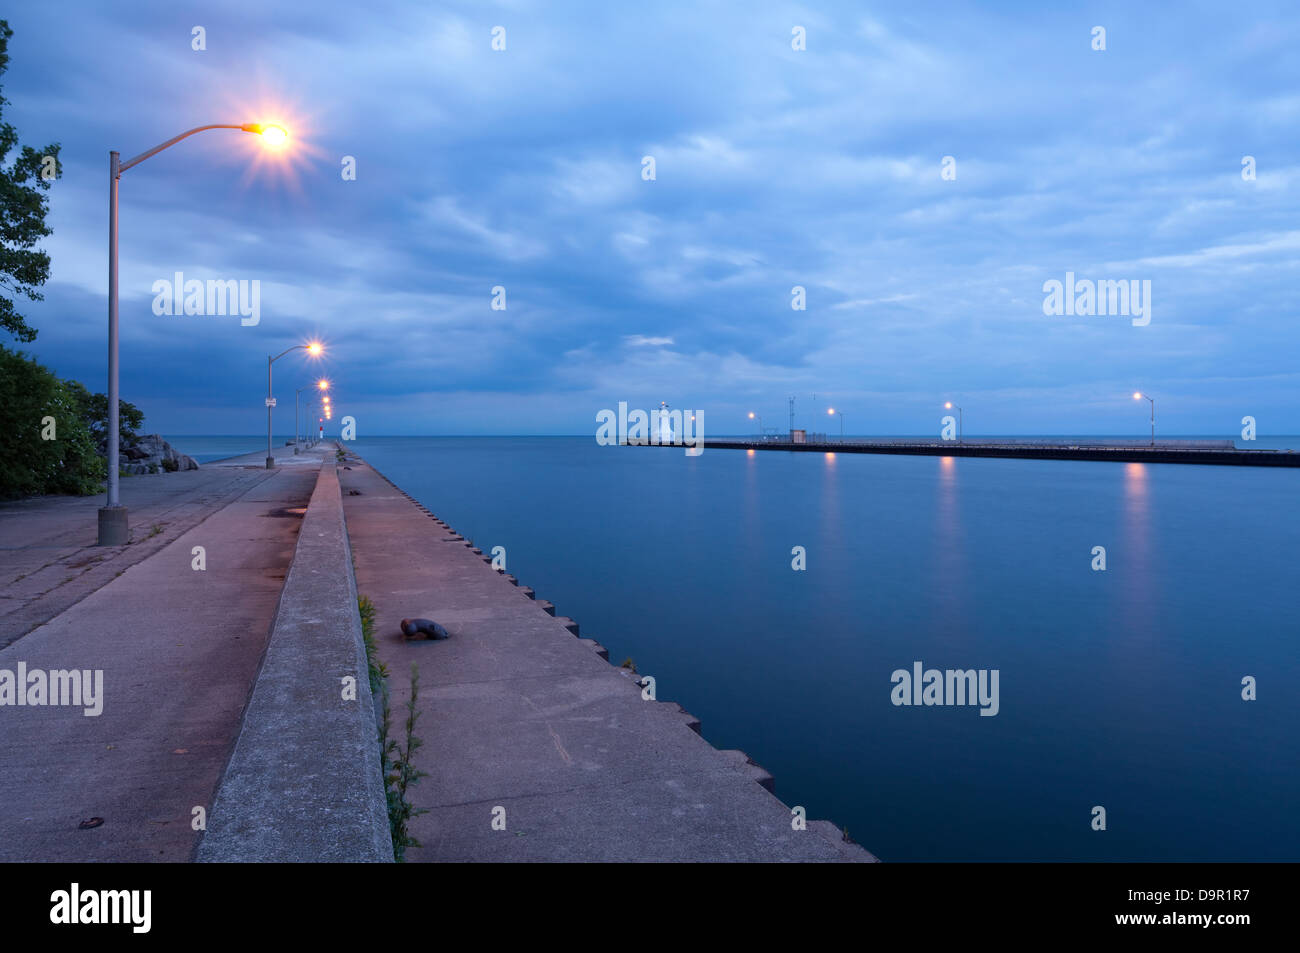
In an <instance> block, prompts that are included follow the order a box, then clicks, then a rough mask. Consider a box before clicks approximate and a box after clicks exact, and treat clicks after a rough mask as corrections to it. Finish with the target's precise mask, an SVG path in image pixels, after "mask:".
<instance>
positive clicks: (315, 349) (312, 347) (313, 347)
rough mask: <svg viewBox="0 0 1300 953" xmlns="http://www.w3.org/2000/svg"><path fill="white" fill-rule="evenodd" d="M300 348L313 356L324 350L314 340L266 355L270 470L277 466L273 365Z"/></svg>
mask: <svg viewBox="0 0 1300 953" xmlns="http://www.w3.org/2000/svg"><path fill="white" fill-rule="evenodd" d="M300 348H301V349H303V350H305V351H306V352H307V353H308V354H310V355H311V356H312V357H319V356H320V353H321V351H323V350H324V348H323V347H321V345H320V343H319V342H317V341H312V342H311V343H310V344H295V345H294V346H293V347H289V348H285V349H284V350H283V351H281V352H280V353H279V354H277V355H276V356H275V357H272V356H271V355H269V354H268V355H267V356H266V468H267V469H268V470H270V469H273V468H274V467H275V456H274V454H272V453H271V409H272V408H273V407H275V398H274V397H272V396H271V365H272V364H274V363H275V362H276V361H278V360H279V359H280V358H282V357H284V356H285V355H286V354H288V353H289V352H290V351H297V350H298V349H300Z"/></svg>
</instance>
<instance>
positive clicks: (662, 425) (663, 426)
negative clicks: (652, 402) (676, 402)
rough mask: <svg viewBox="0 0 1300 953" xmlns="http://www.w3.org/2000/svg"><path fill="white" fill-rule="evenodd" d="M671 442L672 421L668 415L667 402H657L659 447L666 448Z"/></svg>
mask: <svg viewBox="0 0 1300 953" xmlns="http://www.w3.org/2000/svg"><path fill="white" fill-rule="evenodd" d="M672 442H673V420H672V417H670V416H669V415H668V403H667V401H662V400H661V401H659V446H661V447H664V446H668V445H669V444H671V443H672Z"/></svg>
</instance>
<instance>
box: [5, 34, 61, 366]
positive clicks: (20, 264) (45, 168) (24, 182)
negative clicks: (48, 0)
mask: <svg viewBox="0 0 1300 953" xmlns="http://www.w3.org/2000/svg"><path fill="white" fill-rule="evenodd" d="M13 33H14V31H13V30H11V29H10V28H9V23H8V21H6V20H0V79H3V78H4V74H5V71H6V70H8V68H9V38H10V37H11V36H13ZM7 103H8V100H7V99H5V98H4V95H3V87H0V328H3V329H4V330H6V331H8V332H9V333H10V334H12V335H13V336H14V337H16V338H17V339H18V340H19V341H32V340H35V338H36V329H35V328H33V327H32V326H30V325H29V324H28V323H27V321H26V319H25V318H24V317H23V316H22V315H21V314H19V313H18V310H17V309H16V308H15V307H14V298H18V297H23V298H27V299H29V300H31V301H40V300H41V299H42V298H43V297H44V296H43V295H42V294H41V293H40V292H39V291H38V290H37V289H38V288H39V287H40V286H41V285H43V284H45V281H46V279H48V278H49V277H50V256H49V255H47V254H46V253H45V252H43V251H41V250H39V249H38V248H36V243H37V242H38V241H40V240H41V239H42V238H44V237H45V236H47V235H49V234H50V227H49V226H48V225H46V224H45V215H46V213H47V212H48V211H49V199H48V197H47V194H48V192H49V190H50V183H51V182H52V181H54V180H55V179H57V178H59V176H60V175H62V172H63V168H62V165H61V164H60V163H59V145H58V143H51V144H50V145H48V146H46V147H45V148H43V149H33V148H32V147H31V146H23V147H22V148H21V149H19V150H18V154H17V155H16V156H14V157H13V160H12V161H10V157H9V153H10V152H12V151H13V150H14V148H15V147H16V146H17V145H18V133H17V131H16V130H15V129H14V127H13V126H11V125H10V124H9V123H7V122H4V121H3V119H4V107H5V105H6V104H7Z"/></svg>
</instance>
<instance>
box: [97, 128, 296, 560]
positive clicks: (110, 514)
mask: <svg viewBox="0 0 1300 953" xmlns="http://www.w3.org/2000/svg"><path fill="white" fill-rule="evenodd" d="M206 129H238V130H240V131H241V132H251V133H255V134H257V135H260V136H261V137H262V140H263V142H264V144H265V145H266V146H267V147H268V148H271V149H277V150H278V149H283V148H284V147H285V146H286V145H287V144H288V141H289V131H288V130H287V129H285V128H284V126H281V125H280V124H278V123H255V122H250V123H242V124H238V123H212V124H210V125H207V126H195V127H194V128H193V129H190V130H189V131H188V132H182V133H181V134H180V135H179V136H173V137H172V138H171V139H168V140H167V141H166V142H164V143H162V144H161V145H157V146H154V147H153V148H152V149H150V150H149V151H148V152H142V153H140V154H139V155H138V156H136V157H135V158H134V159H128V160H127V161H126V162H123V161H122V159H121V153H119V152H117V151H116V150H114V151H110V152H109V154H108V435H107V436H108V494H107V497H108V498H107V500H106V501H105V503H104V505H103V506H102V507H100V510H99V545H100V546H121V545H124V544H125V543H126V542H127V540H128V539H129V538H130V535H131V531H130V527H129V525H128V522H127V514H126V507H125V506H123V505H122V502H121V497H120V495H119V492H118V490H119V487H118V459H119V450H120V448H119V437H120V435H119V433H118V426H119V424H118V416H119V394H120V388H119V387H118V353H117V352H118V347H117V191H118V181H119V180H120V179H121V178H122V173H123V172H125V171H126V170H127V169H129V168H131V167H132V166H136V165H139V164H140V163H141V162H143V161H144V160H145V159H148V158H150V157H151V156H155V155H157V154H158V153H160V152H162V151H163V150H164V149H166V148H168V147H170V146H174V145H176V143H178V142H180V141H181V140H182V139H185V138H188V137H189V136H192V135H194V134H195V133H196V132H203V131H204V130H206ZM267 413H268V414H269V413H270V411H269V408H268V411H267Z"/></svg>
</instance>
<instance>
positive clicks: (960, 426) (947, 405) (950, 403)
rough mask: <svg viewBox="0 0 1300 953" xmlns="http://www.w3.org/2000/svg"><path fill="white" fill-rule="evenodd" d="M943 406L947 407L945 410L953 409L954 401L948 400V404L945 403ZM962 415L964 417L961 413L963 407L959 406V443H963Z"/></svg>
mask: <svg viewBox="0 0 1300 953" xmlns="http://www.w3.org/2000/svg"><path fill="white" fill-rule="evenodd" d="M943 406H944V409H945V410H952V401H948V402H947V403H946V404H944V405H943ZM961 417H962V414H961V408H960V407H958V408H957V442H958V443H961V442H962V433H961V431H962V420H961Z"/></svg>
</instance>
